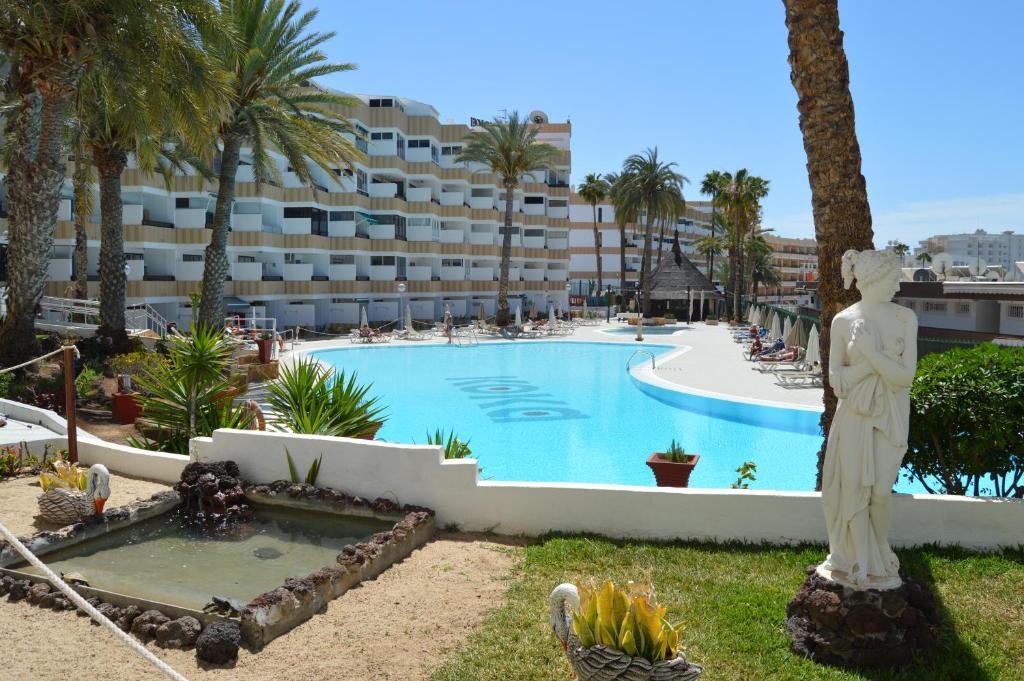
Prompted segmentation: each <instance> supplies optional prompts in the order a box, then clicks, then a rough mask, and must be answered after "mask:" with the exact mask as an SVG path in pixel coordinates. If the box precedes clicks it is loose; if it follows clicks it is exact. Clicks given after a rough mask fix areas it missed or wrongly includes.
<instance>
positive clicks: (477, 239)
mask: <svg viewBox="0 0 1024 681" xmlns="http://www.w3.org/2000/svg"><path fill="white" fill-rule="evenodd" d="M494 237H495V233H494V232H470V233H469V243H471V244H474V245H477V246H491V245H493V244H494Z"/></svg>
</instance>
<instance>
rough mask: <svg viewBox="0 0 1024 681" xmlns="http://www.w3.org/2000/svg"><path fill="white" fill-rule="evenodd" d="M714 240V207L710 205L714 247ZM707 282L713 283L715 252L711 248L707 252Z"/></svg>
mask: <svg viewBox="0 0 1024 681" xmlns="http://www.w3.org/2000/svg"><path fill="white" fill-rule="evenodd" d="M714 240H715V206H714V204H712V205H711V243H712V245H714ZM708 281H710V282H711V283H714V281H715V250H714V248H712V249H711V250H710V251H709V252H708Z"/></svg>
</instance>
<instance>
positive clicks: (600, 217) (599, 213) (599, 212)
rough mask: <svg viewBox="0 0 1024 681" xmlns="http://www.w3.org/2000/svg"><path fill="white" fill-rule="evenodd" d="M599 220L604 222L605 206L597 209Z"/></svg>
mask: <svg viewBox="0 0 1024 681" xmlns="http://www.w3.org/2000/svg"><path fill="white" fill-rule="evenodd" d="M597 221H598V222H604V208H601V207H598V209H597Z"/></svg>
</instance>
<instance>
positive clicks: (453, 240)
mask: <svg viewBox="0 0 1024 681" xmlns="http://www.w3.org/2000/svg"><path fill="white" fill-rule="evenodd" d="M465 241H466V233H465V232H464V231H463V230H461V229H442V230H441V243H443V244H461V243H465Z"/></svg>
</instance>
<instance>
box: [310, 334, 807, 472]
mask: <svg viewBox="0 0 1024 681" xmlns="http://www.w3.org/2000/svg"><path fill="white" fill-rule="evenodd" d="M644 348H645V349H647V350H651V351H652V352H654V353H656V354H659V355H663V354H665V353H668V352H674V351H678V348H675V347H672V346H667V345H656V344H647V345H645V346H644ZM635 349H636V348H635V346H634V345H632V344H624V343H587V342H560V341H534V342H528V343H524V342H511V343H488V344H483V345H478V346H472V347H462V348H455V347H450V346H444V345H427V346H389V347H381V346H376V347H355V348H345V349H339V350H322V351H318V352H314V353H312V354H313V355H314V356H315V357H317V358H318V359H320V360H322V361H324V362H326V363H328V364H331V365H333V366H335V367H336V368H338V369H340V370H344V371H346V372H351V371H356V372H358V374H359V381H360V382H361V383H366V382H371V383H373V388H372V389H371V394H374V395H378V396H380V397H381V401H382V402H383V403H384V404H385V405H386V406H387V413H388V416H389V418H388V420H387V422H386V423H385V424H384V427H383V428H382V429H381V430H380V432H379V433H378V437H379V438H381V439H384V440H389V441H392V442H418V443H424V442H425V441H426V434H427V432H428V431H429V432H431V433H433V432H434V430H435V429H436V428H445V429H454V430H455V432H456V433H457V434H458V435H459V436H460V437H462V438H464V439H465V438H468V439H469V440H470V446H471V447H472V449H473V455H474V457H475V458H477V459H478V460H479V462H480V466H481V467H482V468H483V472H482V477H483V478H485V479H493V480H512V481H537V482H540V481H543V482H581V483H583V482H585V483H613V484H629V485H653V484H654V477H653V475H652V474H651V471H650V469H649V468H648V467H647V465H646V463H645V462H646V460H647V457H648V456H650V454H651V452H654V451H664V450H665V449H666V448H667V447H668V444H669V441H670V440H672V438H675V439H676V440H677V441H679V442H681V443H682V445H683V447H685V448H686V450H687V451H689V452H692V453H696V454H700V455H701V458H700V463H699V464H698V465H697V468H696V470H695V471H694V473H693V476H692V477H691V479H690V486H691V487H729V485H730V484H731V483H732V482H733V481H735V480H736V477H737V475H736V468H737V467H738V466H740V465H741V464H743V462H744V461H754V462H756V463H757V467H758V471H757V482H756V483H755V484H754V485H753V487H754V488H756V489H777V490H811V489H813V488H814V476H815V461H816V458H815V457H816V453H817V451H818V448H819V446H820V444H821V437H820V436H819V435H818V433H817V418H818V415H817V413H815V412H808V411H801V410H792V409H778V408H770V407H764V406H759V405H749V404H745V403H741V402H731V401H725V400H717V399H711V398H707V397H701V396H696V395H682V394H681V393H676V392H674V391H664V390H663V389H657V388H654V387H652V386H648V385H647V384H640V382H639V381H637V380H636V379H634V378H633V377H632V376H631V375H629V374H628V373H627V371H626V368H625V366H626V362H627V360H628V359H629V357H630V355H632V354H633V352H634V351H635ZM640 361H644V359H643V358H642V357H639V356H638V357H637V358H636V359H634V360H633V365H635V364H636V363H637V362H640ZM647 361H649V359H648V360H647ZM669 392H671V394H669ZM770 426H774V427H770Z"/></svg>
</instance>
